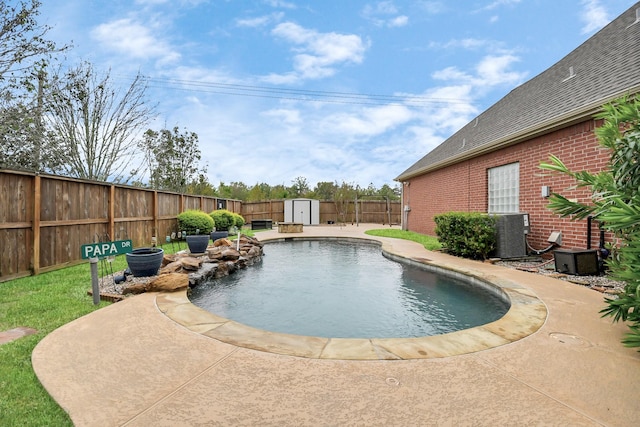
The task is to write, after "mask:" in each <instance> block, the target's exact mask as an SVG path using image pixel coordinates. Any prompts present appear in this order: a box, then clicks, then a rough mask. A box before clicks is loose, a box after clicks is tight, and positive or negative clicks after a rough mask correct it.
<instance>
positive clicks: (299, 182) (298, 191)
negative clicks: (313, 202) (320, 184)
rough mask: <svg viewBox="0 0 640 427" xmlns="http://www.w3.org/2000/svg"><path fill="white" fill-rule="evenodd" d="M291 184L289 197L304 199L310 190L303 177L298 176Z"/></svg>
mask: <svg viewBox="0 0 640 427" xmlns="http://www.w3.org/2000/svg"><path fill="white" fill-rule="evenodd" d="M291 182H292V185H291V197H294V198H295V197H306V196H307V195H308V193H309V191H310V190H311V189H310V188H309V183H308V182H307V178H305V177H303V176H299V177H297V178H296V179H294V180H293V181H291Z"/></svg>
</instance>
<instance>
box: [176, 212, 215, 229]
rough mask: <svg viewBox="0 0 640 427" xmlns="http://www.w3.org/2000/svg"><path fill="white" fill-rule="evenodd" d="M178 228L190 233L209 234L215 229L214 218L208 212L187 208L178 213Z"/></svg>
mask: <svg viewBox="0 0 640 427" xmlns="http://www.w3.org/2000/svg"><path fill="white" fill-rule="evenodd" d="M178 229H179V230H181V231H186V232H187V234H188V235H193V234H208V233H210V232H211V230H213V219H211V217H210V216H209V215H207V213H206V212H202V211H199V210H195V209H191V210H187V211H184V212H182V213H181V214H179V215H178Z"/></svg>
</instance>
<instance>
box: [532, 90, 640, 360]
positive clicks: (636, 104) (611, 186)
mask: <svg viewBox="0 0 640 427" xmlns="http://www.w3.org/2000/svg"><path fill="white" fill-rule="evenodd" d="M596 117H597V118H599V119H603V120H604V122H603V124H602V126H601V127H599V128H597V129H596V131H595V132H596V136H597V137H598V142H599V143H600V145H601V146H602V147H603V148H605V149H608V150H609V153H610V159H609V164H608V167H607V168H606V169H604V170H603V171H601V172H599V173H596V174H593V173H590V172H588V171H579V172H575V171H571V170H569V169H568V168H567V166H566V165H565V164H564V163H563V162H562V161H561V160H560V159H559V158H558V157H556V156H553V155H552V156H550V158H549V160H550V162H549V163H542V164H540V168H541V169H544V170H547V171H552V172H558V173H561V174H564V175H567V176H570V177H571V178H573V179H575V181H576V183H577V185H578V186H579V187H589V188H590V189H591V192H592V196H591V203H588V204H587V203H579V202H576V201H573V200H570V199H567V198H565V197H563V196H562V195H560V194H553V195H552V196H551V198H550V203H549V206H548V207H549V208H550V209H551V210H553V211H554V212H555V213H556V214H558V215H560V216H562V217H569V218H571V219H576V220H577V219H583V218H586V217H587V216H589V215H591V216H592V217H593V218H594V219H596V220H597V221H601V223H602V227H603V228H604V229H606V230H609V231H611V232H613V233H614V234H615V236H616V238H617V239H619V240H620V242H621V243H620V246H619V247H618V248H614V249H615V253H614V254H613V255H614V256H611V257H609V258H608V259H607V266H608V267H609V270H610V271H611V275H612V277H613V278H615V279H618V280H621V281H624V282H625V283H626V284H625V287H624V290H623V291H622V292H621V293H620V294H619V295H617V296H616V297H614V298H607V299H606V300H607V306H606V307H605V308H603V309H602V310H601V311H600V313H602V315H603V316H611V317H613V320H614V321H615V322H617V321H620V320H622V321H623V322H624V321H626V322H629V325H628V326H629V329H630V330H631V331H630V332H629V333H628V334H627V335H626V336H625V338H624V339H623V340H622V342H623V344H624V345H625V346H628V347H640V193H639V192H638V188H639V187H640V99H638V98H635V99H633V100H631V99H629V98H627V97H622V98H619V99H617V100H615V101H614V102H612V103H610V104H607V105H605V106H603V109H602V113H600V114H598V115H597V116H596ZM639 351H640V350H639Z"/></svg>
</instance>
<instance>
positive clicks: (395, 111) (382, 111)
mask: <svg viewBox="0 0 640 427" xmlns="http://www.w3.org/2000/svg"><path fill="white" fill-rule="evenodd" d="M412 118H413V113H412V111H411V110H410V109H409V108H407V107H405V106H403V105H385V106H380V107H367V108H362V109H358V111H357V112H341V113H335V114H331V115H328V116H326V117H325V118H324V119H323V120H322V125H321V127H322V128H324V129H327V132H329V133H335V134H337V135H341V136H343V137H344V139H345V140H346V141H349V140H353V139H354V138H360V137H372V136H376V135H381V134H383V133H385V132H388V131H390V130H392V129H394V128H396V127H397V126H399V125H402V124H404V123H407V122H408V121H410V120H411V119H412Z"/></svg>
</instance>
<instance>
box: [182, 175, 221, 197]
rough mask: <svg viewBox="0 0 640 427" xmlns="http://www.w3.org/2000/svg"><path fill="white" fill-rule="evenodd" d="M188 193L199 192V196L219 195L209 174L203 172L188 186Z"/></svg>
mask: <svg viewBox="0 0 640 427" xmlns="http://www.w3.org/2000/svg"><path fill="white" fill-rule="evenodd" d="M187 194H197V195H199V196H212V197H216V196H218V192H217V191H216V189H215V188H214V187H213V185H211V183H210V182H209V179H208V178H207V175H206V174H205V173H204V172H203V173H200V174H199V175H198V180H197V181H192V182H191V183H189V185H188V187H187Z"/></svg>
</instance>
